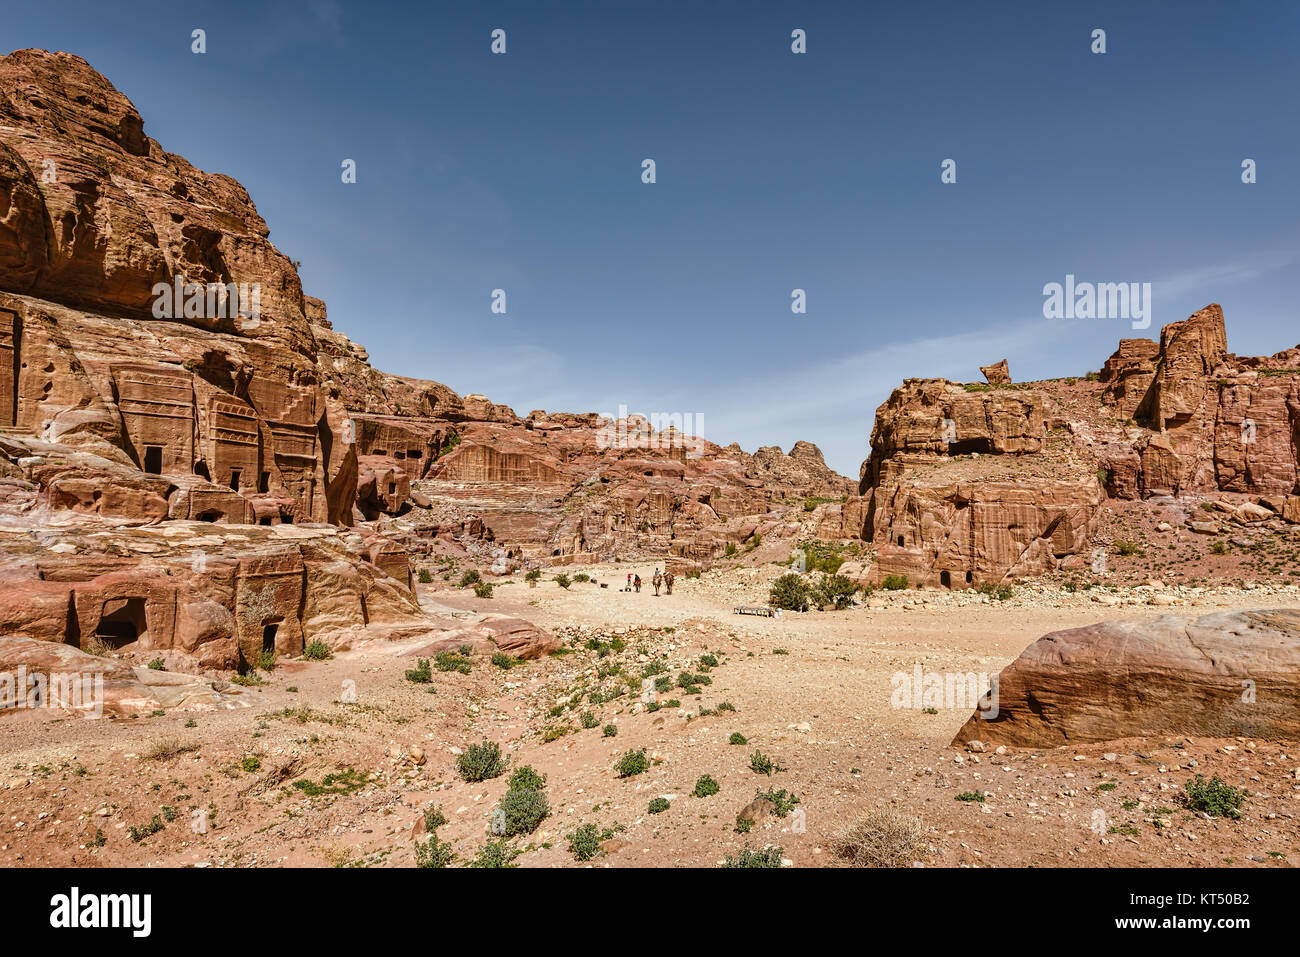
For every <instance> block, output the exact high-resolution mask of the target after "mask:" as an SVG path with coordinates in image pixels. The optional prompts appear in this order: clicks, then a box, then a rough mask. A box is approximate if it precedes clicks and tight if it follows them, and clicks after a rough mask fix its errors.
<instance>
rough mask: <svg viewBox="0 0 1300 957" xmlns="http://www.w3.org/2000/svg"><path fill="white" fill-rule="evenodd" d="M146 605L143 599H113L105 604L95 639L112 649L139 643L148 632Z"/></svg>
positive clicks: (96, 628)
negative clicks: (134, 642)
mask: <svg viewBox="0 0 1300 957" xmlns="http://www.w3.org/2000/svg"><path fill="white" fill-rule="evenodd" d="M144 604H145V600H144V599H143V598H112V599H109V600H108V601H106V602H104V607H103V609H102V610H101V611H100V616H99V624H98V625H97V626H96V627H95V637H96V638H97V639H99V641H100V643H101V644H103V645H105V646H107V647H108V648H112V649H117V648H121V647H123V646H125V645H129V644H131V643H132V642H133V641H139V640H140V639H141V638H143V637H144V636H145V634H146V633H147V631H148V628H147V625H146V619H145V610H144Z"/></svg>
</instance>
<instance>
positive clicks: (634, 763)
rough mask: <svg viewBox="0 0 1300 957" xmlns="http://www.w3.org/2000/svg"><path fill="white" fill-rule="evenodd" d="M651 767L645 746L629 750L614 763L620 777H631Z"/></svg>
mask: <svg viewBox="0 0 1300 957" xmlns="http://www.w3.org/2000/svg"><path fill="white" fill-rule="evenodd" d="M649 767H650V760H649V759H648V758H647V757H646V756H645V748H639V749H637V750H633V751H628V752H627V753H626V754H624V755H623V756H622V757H621V758H619V759H618V762H617V763H616V764H615V765H614V771H615V772H616V773H617V774H618V776H619V777H620V778H630V777H632V776H633V775H634V774H641V773H642V772H643V771H645V770H646V769H648V768H649Z"/></svg>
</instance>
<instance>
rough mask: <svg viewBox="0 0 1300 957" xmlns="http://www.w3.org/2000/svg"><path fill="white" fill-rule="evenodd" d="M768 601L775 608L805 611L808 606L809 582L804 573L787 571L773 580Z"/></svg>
mask: <svg viewBox="0 0 1300 957" xmlns="http://www.w3.org/2000/svg"><path fill="white" fill-rule="evenodd" d="M767 603H768V604H769V605H771V606H772V607H774V608H784V609H786V610H787V611H803V609H805V608H807V607H808V582H807V581H805V580H804V577H803V576H802V575H798V574H796V573H794V572H787V573H786V574H784V575H782V576H781V577H780V578H778V579H777V580H776V581H774V582H772V591H771V593H770V594H769V595H768V598H767Z"/></svg>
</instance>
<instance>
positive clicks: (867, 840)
mask: <svg viewBox="0 0 1300 957" xmlns="http://www.w3.org/2000/svg"><path fill="white" fill-rule="evenodd" d="M924 834H925V825H924V824H923V823H922V822H921V819H920V818H917V817H913V816H912V815H910V814H904V813H903V812H902V811H896V810H894V809H893V808H891V807H875V808H872V809H871V810H870V811H868V812H867V813H866V814H864V815H863V816H862V817H860V818H859V819H858V820H857V821H856V822H854V823H853V824H850V825H848V826H847V827H845V828H842V829H841V830H840V832H839V833H838V834H836V835H835V837H834V839H833V840H832V842H831V849H832V850H833V851H834V853H835V856H836V857H837V858H839V859H840V860H842V861H844V862H845V863H847V864H849V865H851V866H853V867H904V866H906V865H907V864H908V863H910V862H911V861H912V860H913V859H914V858H915V856H916V851H917V850H918V849H919V847H920V845H921V838H922V836H923V835H924Z"/></svg>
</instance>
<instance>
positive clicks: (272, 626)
mask: <svg viewBox="0 0 1300 957" xmlns="http://www.w3.org/2000/svg"><path fill="white" fill-rule="evenodd" d="M279 630H280V623H279V622H278V621H270V622H267V623H266V624H265V625H263V626H262V654H264V655H273V654H275V634H276V632H278V631H279Z"/></svg>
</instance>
